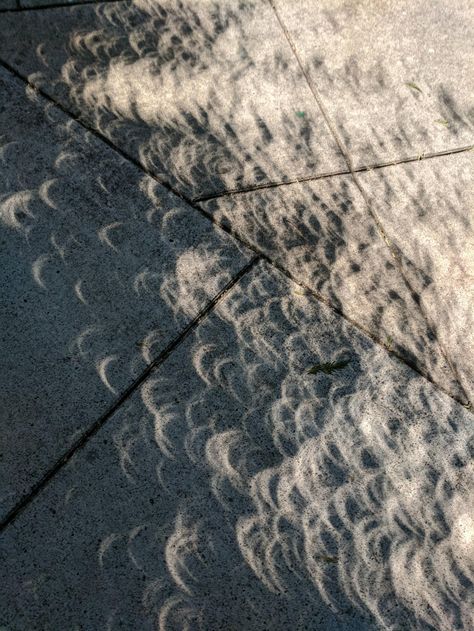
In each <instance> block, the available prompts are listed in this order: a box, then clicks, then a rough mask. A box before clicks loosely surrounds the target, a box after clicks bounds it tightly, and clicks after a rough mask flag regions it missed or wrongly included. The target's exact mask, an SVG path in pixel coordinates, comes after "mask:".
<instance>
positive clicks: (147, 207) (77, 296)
mask: <svg viewBox="0 0 474 631" xmlns="http://www.w3.org/2000/svg"><path fill="white" fill-rule="evenodd" d="M0 93H1V94H2V98H4V101H3V102H4V103H5V107H3V108H2V111H1V112H0V139H1V147H0V152H1V153H0V161H1V168H2V178H1V181H0V225H1V230H2V232H1V253H0V260H1V262H0V288H1V293H2V304H1V311H0V313H1V333H0V339H1V344H2V352H1V354H0V374H1V375H2V379H1V385H0V399H1V412H0V420H1V427H2V459H1V475H0V479H1V481H2V484H1V486H2V488H1V493H0V497H1V504H0V506H1V513H2V517H3V516H4V514H5V512H6V511H8V510H9V509H11V508H12V507H13V506H14V504H15V503H16V502H17V501H18V500H19V498H20V497H21V496H22V495H23V494H25V493H26V492H27V491H29V490H30V489H31V487H32V485H33V484H34V483H36V482H38V480H39V479H40V478H41V477H42V475H44V473H45V471H46V470H47V469H48V468H49V467H50V466H52V464H53V463H54V462H55V460H56V459H57V458H59V457H60V456H61V455H62V454H63V453H64V451H65V450H66V449H67V447H68V446H70V445H71V444H72V441H73V440H74V439H75V438H78V437H79V436H80V435H81V434H82V433H83V432H84V431H85V430H86V429H87V428H88V426H89V425H91V423H92V422H93V421H95V420H96V419H98V418H99V417H100V415H101V414H103V413H104V412H105V411H106V410H107V409H108V407H109V406H110V405H111V403H112V402H113V401H115V400H116V399H117V398H118V396H119V395H120V393H122V392H123V391H124V390H125V388H126V387H127V386H128V385H130V384H131V383H132V381H133V380H134V379H135V378H136V377H137V376H138V375H140V374H141V372H142V371H143V369H144V367H145V366H146V365H147V364H148V363H149V362H150V361H151V360H152V359H153V358H154V357H156V356H157V355H158V354H159V352H160V351H162V350H163V349H164V348H165V347H166V345H167V344H169V343H170V341H171V340H172V339H173V338H174V337H175V336H176V335H177V334H178V333H179V331H180V330H181V329H183V328H184V327H185V326H186V324H187V323H188V322H189V321H190V320H191V319H192V318H193V317H195V316H196V315H197V314H198V313H199V311H200V310H201V309H203V308H204V307H205V306H206V305H207V303H208V302H209V300H211V299H212V298H213V297H214V296H215V295H216V294H217V293H218V292H219V291H220V290H221V289H222V288H223V287H224V286H225V284H226V283H227V282H228V281H229V280H230V278H231V277H232V276H233V275H235V274H236V273H237V271H238V270H239V269H240V268H241V267H242V266H243V265H244V263H245V261H246V260H247V258H248V254H244V253H243V252H241V251H239V249H238V247H236V245H235V244H234V243H232V242H231V240H230V239H229V238H228V237H227V236H226V235H225V234H224V233H222V232H221V231H220V230H219V229H218V228H215V227H213V226H212V224H211V223H210V222H209V221H207V220H206V219H204V218H202V217H200V216H197V213H196V212H195V211H192V210H191V209H188V208H187V207H186V206H185V205H184V204H183V203H182V202H180V201H179V200H178V199H177V198H176V197H174V196H172V195H170V194H169V193H167V191H166V190H164V189H163V188H161V187H160V186H159V185H157V183H156V182H155V181H154V180H152V179H151V178H149V177H147V176H144V175H143V173H142V172H141V171H139V170H138V169H136V168H135V167H134V166H133V165H130V164H129V163H128V162H126V161H124V160H123V159H121V158H120V157H119V156H117V154H116V153H115V152H114V151H112V150H111V149H109V148H108V147H107V146H106V145H104V144H103V143H102V142H101V141H99V140H97V139H95V138H93V137H92V136H90V135H88V134H86V133H84V131H83V130H82V129H81V128H80V127H79V126H78V125H77V123H74V122H71V120H69V119H68V118H67V117H66V116H65V115H64V114H62V113H61V112H59V111H58V110H57V108H55V107H48V105H47V103H46V102H45V101H44V99H41V98H38V97H37V96H35V95H34V94H31V93H30V94H29V97H27V96H26V95H25V93H24V86H23V85H21V84H20V82H19V81H17V80H16V79H12V78H11V76H9V74H8V73H7V72H6V71H4V70H3V69H0ZM190 213H192V214H191V215H190Z"/></svg>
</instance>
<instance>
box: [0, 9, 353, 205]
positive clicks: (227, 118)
mask: <svg viewBox="0 0 474 631" xmlns="http://www.w3.org/2000/svg"><path fill="white" fill-rule="evenodd" d="M92 33H93V35H92ZM0 56H1V58H3V59H4V60H6V61H8V62H9V63H10V64H11V65H13V66H14V67H15V68H17V69H18V70H19V71H21V72H22V73H24V74H26V75H28V76H31V78H32V81H33V82H34V84H35V85H37V86H41V88H42V89H44V90H45V91H46V92H47V93H48V94H52V95H54V96H55V98H57V99H59V101H60V102H61V103H63V104H65V105H66V106H67V107H68V108H71V109H72V111H74V112H76V113H77V114H80V115H81V116H82V117H83V118H85V119H86V120H87V121H88V122H89V123H90V124H92V125H93V126H94V127H95V128H96V129H99V130H100V131H101V132H102V133H104V134H105V135H106V136H107V137H108V138H111V139H113V141H114V143H116V144H117V145H118V146H120V147H122V148H123V149H124V150H126V151H127V152H128V153H129V154H130V155H133V156H134V157H135V158H137V159H139V160H140V162H141V163H142V164H143V165H144V166H146V168H147V169H149V170H150V171H152V172H153V173H155V174H156V175H159V176H160V177H163V178H164V179H165V180H167V181H170V182H171V183H172V184H173V185H174V186H176V187H178V188H179V189H180V190H181V191H183V192H185V193H186V194H188V195H190V196H193V197H197V196H200V195H204V194H209V193H212V192H216V191H220V190H226V189H228V188H236V187H237V188H239V187H241V186H250V185H253V184H256V183H259V182H260V183H261V182H272V181H280V180H282V179H288V178H291V177H297V176H302V175H308V174H317V173H326V172H331V171H334V170H336V171H337V170H340V169H343V168H345V162H344V159H343V158H342V156H341V155H340V154H339V151H338V148H337V145H336V143H335V141H334V139H333V138H332V136H331V134H330V131H329V129H328V128H327V125H326V123H325V121H324V117H323V116H322V114H321V112H320V111H319V108H318V107H317V105H316V104H315V103H314V100H313V97H312V94H311V92H310V90H309V88H308V86H307V85H306V82H305V80H304V78H303V76H302V74H301V71H300V70H299V67H298V64H297V62H296V61H295V59H294V58H293V55H292V51H291V48H290V46H289V44H288V42H287V41H286V38H285V37H284V35H283V33H282V32H281V29H280V27H279V24H278V21H277V19H276V17H275V15H274V13H273V11H272V10H271V7H270V6H269V4H268V3H267V2H257V3H241V5H239V4H235V3H234V2H231V1H230V0H225V1H224V2H220V3H219V4H218V5H215V4H214V3H213V2H211V0H202V1H200V2H197V3H196V2H185V3H179V2H176V1H175V0H172V1H168V2H164V3H162V4H158V3H156V2H151V1H148V0H146V1H144V2H137V3H133V4H130V3H121V2H119V3H113V4H103V5H101V4H97V5H90V6H84V7H73V8H70V9H69V8H66V9H58V10H55V11H47V12H40V13H35V12H31V13H28V12H23V13H22V14H21V15H14V16H11V15H6V16H4V18H2V21H1V22H0ZM289 164H291V169H288V165H289Z"/></svg>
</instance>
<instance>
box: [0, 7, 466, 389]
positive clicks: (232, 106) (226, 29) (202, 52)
mask: <svg viewBox="0 0 474 631" xmlns="http://www.w3.org/2000/svg"><path fill="white" fill-rule="evenodd" d="M49 15H51V14H49ZM55 15H58V16H60V20H59V17H58V20H59V21H56V22H55V21H51V20H50V18H49V17H48V16H46V15H44V14H43V15H39V16H36V15H35V16H28V15H22V16H21V22H16V21H14V20H11V21H10V22H8V21H6V22H5V23H4V27H3V28H4V30H5V32H7V31H12V30H15V29H21V38H20V37H19V38H18V40H15V39H14V38H13V37H5V38H4V41H3V42H2V43H1V44H0V55H2V56H3V57H4V58H5V59H7V60H8V61H9V63H12V64H13V65H14V66H15V67H18V68H19V69H20V71H21V72H23V73H26V74H28V75H29V77H30V80H31V81H33V83H34V84H35V85H37V86H39V87H41V88H42V89H44V90H45V91H46V92H47V93H48V94H51V95H52V96H53V97H54V98H55V99H58V100H59V101H60V102H61V103H62V104H63V105H65V106H66V107H67V108H69V109H70V110H71V111H73V112H74V113H75V114H76V115H78V116H79V117H80V118H81V119H82V120H84V121H85V122H86V123H87V124H88V125H91V126H93V127H94V128H95V129H96V130H98V131H99V132H100V133H101V134H103V135H104V136H106V137H107V138H108V139H110V140H111V141H112V142H113V143H114V144H115V145H116V146H118V147H119V148H120V149H121V150H123V151H125V152H126V153H127V154H128V155H130V156H132V157H133V158H134V159H136V160H137V161H138V162H140V164H141V165H142V166H143V167H144V168H146V169H147V170H149V171H150V172H151V173H153V174H154V175H155V176H157V177H158V178H160V179H163V180H165V181H166V182H169V183H170V184H171V185H172V186H174V187H176V188H177V190H178V191H180V192H181V193H183V194H185V195H187V196H189V197H191V198H194V199H205V198H208V197H209V196H215V195H219V196H220V195H221V194H222V192H223V191H225V190H228V189H232V190H233V189H236V188H237V189H238V188H246V187H247V188H248V187H252V186H257V185H258V186H261V185H269V184H271V183H272V182H275V181H276V182H278V181H285V180H290V181H294V180H295V179H298V178H299V177H300V176H308V174H311V175H318V174H321V173H325V172H328V171H331V170H334V167H335V165H337V166H338V167H339V168H343V169H344V168H346V165H345V163H344V160H343V159H342V156H339V155H338V154H337V152H336V149H335V145H334V142H333V141H332V140H331V139H330V134H329V129H328V128H327V127H326V125H325V123H324V120H323V117H322V115H321V113H320V112H319V110H318V108H317V106H316V104H315V102H314V100H313V99H312V96H311V94H310V92H309V90H308V88H307V86H306V84H305V82H304V81H303V78H302V76H301V72H300V71H299V69H298V66H297V65H296V63H295V60H294V59H293V57H292V52H291V49H290V47H289V46H288V44H287V42H286V40H285V38H284V37H283V34H282V33H281V29H280V28H279V25H278V22H277V20H276V18H275V16H274V14H273V13H272V11H271V9H270V6H269V4H268V3H267V2H260V1H259V2H241V3H238V4H237V5H236V4H235V3H228V2H222V3H216V2H205V3H199V4H198V5H196V4H195V3H188V2H164V3H156V2H147V1H145V0H142V1H140V2H135V3H128V2H125V3H124V2H120V3H114V4H104V5H96V6H88V7H74V8H73V9H62V10H60V12H59V13H57V14H56V13H55ZM15 20H16V17H15ZM59 23H60V25H59ZM25 34H27V35H25ZM264 36H265V37H266V38H267V39H266V40H265V45H263V44H262V37H264ZM18 41H20V45H18ZM348 68H349V69H353V64H350V65H349V66H348ZM348 72H349V70H348ZM350 72H352V70H350ZM385 74H386V71H385V70H384V68H383V66H382V65H380V66H379V68H378V74H377V76H378V77H379V80H378V82H379V83H381V86H380V89H381V90H382V89H383V86H384V84H383V77H384V76H385ZM380 77H382V78H380ZM338 80H339V81H341V83H342V85H343V86H344V85H345V84H347V89H348V90H350V89H351V85H352V84H353V83H354V82H353V81H352V80H351V78H350V76H347V77H345V78H344V77H338ZM356 83H357V82H356ZM354 89H355V88H354ZM410 137H411V136H410ZM333 145H334V146H333ZM334 156H336V158H335V157H334ZM334 160H336V162H334ZM381 176H383V175H382V174H381ZM349 182H350V180H349V179H348V178H346V177H342V178H331V179H329V180H327V181H324V182H322V181H321V182H314V183H312V184H308V185H306V186H302V185H295V186H292V187H289V188H281V189H280V188H278V189H271V188H269V189H268V190H265V191H262V192H259V193H255V194H249V195H248V196H226V195H224V196H223V197H221V196H220V197H219V198H218V199H215V200H214V201H212V202H209V203H203V204H201V207H202V208H205V209H206V210H207V211H209V212H211V213H212V214H213V217H214V218H215V219H216V220H217V221H218V222H219V223H221V224H222V225H225V226H227V227H228V228H230V229H231V230H233V231H234V233H235V234H237V235H238V236H239V237H240V238H241V239H242V240H243V241H244V242H246V243H249V244H250V245H252V247H254V248H255V249H257V251H259V252H263V253H265V255H267V256H268V257H269V258H270V259H271V260H272V261H273V262H275V263H276V264H277V265H282V266H283V267H284V268H285V270H287V271H289V272H290V273H291V274H292V275H293V276H294V277H295V278H297V279H298V280H299V281H301V282H304V283H307V284H308V287H310V288H311V289H313V290H315V291H317V292H318V294H319V295H321V296H322V297H323V298H324V299H325V300H328V301H329V302H330V304H331V305H333V306H334V307H335V308H336V309H338V310H339V311H341V312H342V313H343V314H344V315H345V316H347V317H349V318H350V319H351V320H352V321H354V322H356V323H357V324H358V325H359V326H361V327H362V328H363V329H364V330H365V331H367V332H368V333H369V335H371V336H373V337H375V338H376V339H378V340H379V341H381V342H382V343H383V344H386V345H387V346H388V347H389V348H390V349H392V350H394V351H396V352H397V353H398V354H399V355H400V356H402V357H403V358H404V359H405V360H406V361H408V362H410V364H411V365H413V366H414V367H416V368H417V369H418V370H420V371H421V372H422V373H423V374H425V375H427V376H429V378H430V379H432V380H433V381H435V382H436V383H437V384H439V385H441V386H442V387H443V388H444V389H446V390H448V391H449V392H451V393H452V394H453V395H454V396H456V397H457V398H459V399H460V400H463V401H465V400H466V396H465V393H464V392H462V390H461V389H460V387H459V385H458V383H457V381H456V378H455V375H454V373H453V371H452V367H450V366H449V362H447V360H446V353H447V349H444V351H441V350H440V347H439V345H438V332H437V320H438V319H442V318H443V317H444V316H443V314H437V317H436V318H432V321H430V322H429V324H428V323H427V318H426V314H425V313H424V312H423V310H422V309H420V306H419V303H420V296H419V294H418V293H417V290H416V289H415V287H413V286H412V285H411V282H410V278H409V275H407V274H405V273H404V268H403V266H402V265H401V263H400V262H396V261H395V260H394V259H393V257H392V256H391V254H390V252H389V250H388V249H387V248H386V243H385V241H384V239H383V238H382V235H381V234H380V231H379V229H378V228H377V226H376V223H375V222H374V220H373V218H372V217H371V216H370V214H369V213H368V212H367V208H366V206H365V202H364V200H363V198H362V197H361V195H360V192H359V191H358V190H357V188H356V187H355V186H353V184H350V183H349ZM352 207H355V208H356V209H357V213H356V214H354V213H351V212H347V209H350V208H352ZM326 221H329V224H328V225H325V224H326ZM409 264H410V261H408V265H409ZM413 264H414V265H415V263H413ZM367 274H368V275H367Z"/></svg>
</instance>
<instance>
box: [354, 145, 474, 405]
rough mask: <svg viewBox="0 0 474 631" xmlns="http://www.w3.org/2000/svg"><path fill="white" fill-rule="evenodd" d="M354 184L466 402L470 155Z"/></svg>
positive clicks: (472, 325)
mask: <svg viewBox="0 0 474 631" xmlns="http://www.w3.org/2000/svg"><path fill="white" fill-rule="evenodd" d="M358 177H359V179H360V182H361V183H362V185H363V187H364V189H365V190H366V194H367V195H368V196H369V197H370V198H371V200H372V205H373V207H374V209H375V210H376V212H377V213H378V215H379V217H380V219H381V221H382V224H383V226H384V230H385V232H386V234H387V236H388V237H389V239H390V240H391V241H392V242H393V243H395V245H396V246H397V247H398V249H399V250H400V253H401V260H402V262H403V265H404V267H405V273H406V275H407V276H408V277H409V278H410V282H411V284H412V286H413V287H414V288H415V289H416V291H417V293H418V295H419V296H420V298H421V303H422V307H423V308H424V310H425V311H426V313H427V314H428V317H429V319H430V321H431V322H432V323H433V328H434V329H435V331H436V334H437V337H438V339H439V340H440V342H441V344H442V345H443V346H444V348H445V349H446V352H447V355H448V357H450V359H451V361H452V363H453V365H454V367H455V369H456V371H457V373H458V376H459V380H460V382H461V383H462V385H463V386H464V389H465V391H466V392H467V395H468V397H469V398H470V401H471V402H472V401H474V359H473V358H474V312H473V304H474V212H473V200H474V152H473V151H469V152H466V153H462V154H461V153H460V154H455V155H450V156H445V157H439V158H434V159H432V160H426V161H422V162H416V163H412V164H405V165H397V166H394V167H390V168H387V169H378V170H375V171H372V172H371V173H364V174H360V175H359V176H358Z"/></svg>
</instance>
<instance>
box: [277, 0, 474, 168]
mask: <svg viewBox="0 0 474 631" xmlns="http://www.w3.org/2000/svg"><path fill="white" fill-rule="evenodd" d="M274 2H275V5H276V6H277V9H278V12H279V14H280V16H281V19H282V21H283V23H284V24H285V27H286V29H287V30H288V33H289V35H290V37H291V39H292V40H293V42H294V44H295V46H296V50H297V52H298V54H299V56H300V58H301V60H302V62H303V65H304V68H305V70H306V72H308V74H309V76H310V78H311V80H312V82H313V84H314V86H315V87H316V89H317V90H318V92H319V95H320V97H321V99H322V101H323V103H324V107H325V109H326V110H327V112H328V114H329V117H330V118H331V121H332V122H333V124H334V125H335V126H336V128H337V130H338V133H339V135H340V137H341V140H342V141H343V143H344V144H345V146H346V148H347V150H348V152H349V154H350V156H351V158H352V160H353V162H354V164H355V166H358V165H366V164H370V163H378V162H386V161H388V162H390V161H392V160H395V159H399V158H401V157H406V156H417V155H420V154H423V153H425V152H434V151H445V150H447V149H454V148H456V147H460V146H464V145H472V144H474V100H473V93H474V74H473V72H472V65H473V62H474V53H473V50H472V41H473V40H474V4H473V3H472V1H471V0H456V1H455V2H449V3H448V2H443V0H433V1H432V2H429V3H426V2H412V1H411V0H383V2H377V1H376V0H353V1H350V2H346V0H322V1H321V2H312V1H311V0H294V1H292V2H287V1H286V0H274Z"/></svg>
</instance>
